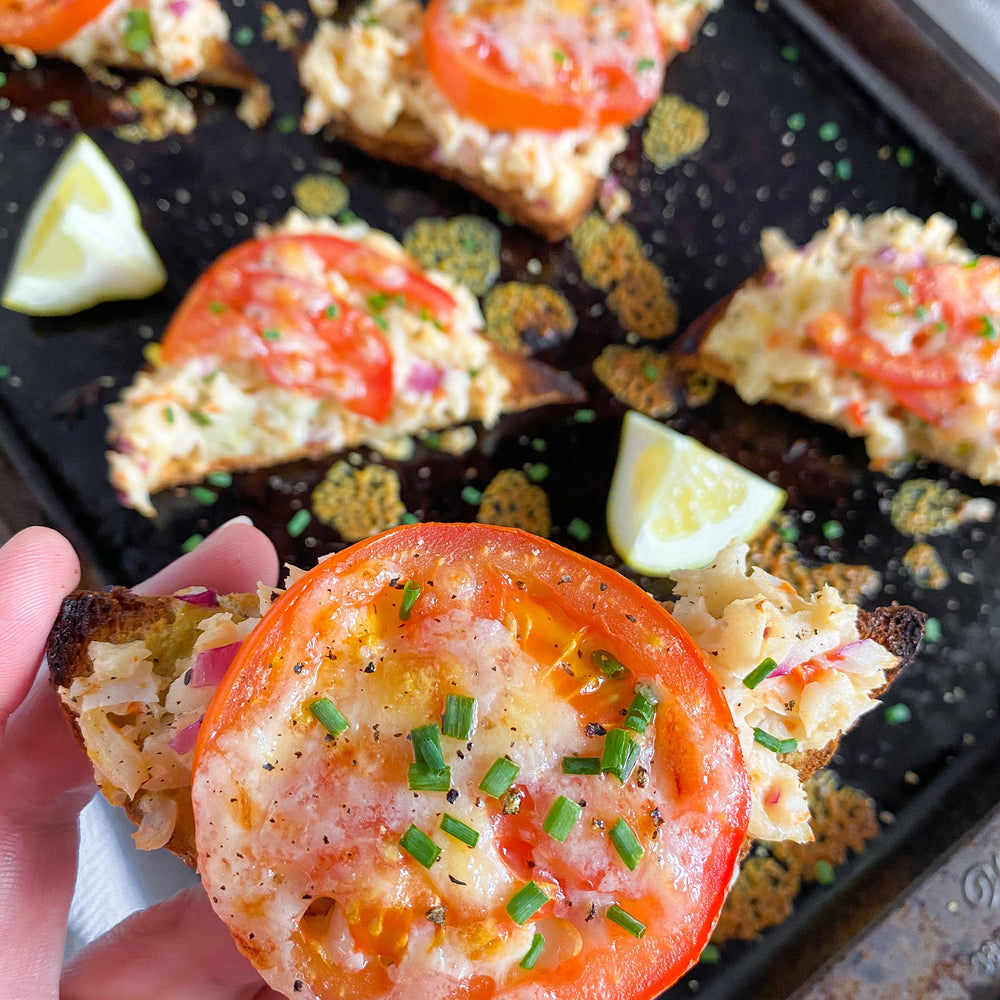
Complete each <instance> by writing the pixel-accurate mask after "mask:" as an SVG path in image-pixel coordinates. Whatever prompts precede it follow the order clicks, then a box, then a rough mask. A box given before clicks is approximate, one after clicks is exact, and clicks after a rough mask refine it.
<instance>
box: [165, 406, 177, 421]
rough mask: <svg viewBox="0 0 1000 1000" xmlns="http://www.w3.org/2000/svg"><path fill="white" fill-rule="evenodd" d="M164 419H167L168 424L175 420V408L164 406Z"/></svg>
mask: <svg viewBox="0 0 1000 1000" xmlns="http://www.w3.org/2000/svg"><path fill="white" fill-rule="evenodd" d="M163 419H164V420H166V422H167V423H168V424H172V423H173V422H174V408H173V407H172V406H164V407H163Z"/></svg>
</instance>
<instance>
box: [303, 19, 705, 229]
mask: <svg viewBox="0 0 1000 1000" xmlns="http://www.w3.org/2000/svg"><path fill="white" fill-rule="evenodd" d="M716 6H718V4H717V3H715V2H714V0H710V2H702V0H680V2H678V0H657V2H655V3H653V4H652V7H653V14H654V18H655V21H656V24H657V27H658V30H659V33H660V35H661V37H662V39H663V41H664V45H665V48H666V58H669V57H670V55H671V54H672V53H673V52H674V51H675V50H677V49H686V48H687V46H688V45H689V43H690V40H691V36H692V34H693V33H694V31H696V30H697V27H698V26H699V25H700V24H701V21H702V19H703V18H704V16H705V14H706V13H707V11H708V10H710V9H714V8H715V7H716ZM423 38H424V11H423V7H422V6H421V4H419V3H418V2H416V0H373V2H372V3H371V4H367V5H365V6H363V7H362V8H361V9H360V10H359V12H358V13H357V14H356V16H355V17H354V18H353V19H352V20H351V22H350V23H349V24H348V25H346V26H341V25H335V24H334V23H332V22H330V21H324V22H321V24H320V26H319V29H318V31H317V32H316V35H315V36H314V38H313V40H312V42H311V43H310V44H309V46H308V48H307V49H306V52H305V54H304V56H303V58H302V60H301V62H300V65H299V72H300V75H301V78H302V83H303V86H304V87H305V89H306V91H307V93H308V95H309V96H308V99H307V101H306V106H305V111H304V115H303V119H302V126H303V128H304V129H305V131H307V132H318V131H319V130H320V129H322V128H324V127H325V126H327V125H330V126H332V130H333V131H334V132H335V133H337V134H338V135H340V136H342V137H344V138H346V139H347V140H348V141H350V142H352V143H354V144H355V145H357V146H359V147H360V148H362V149H364V150H365V151H366V152H368V153H371V154H372V155H374V156H380V157H383V158H386V159H389V160H393V161H395V162H400V163H403V164H405V165H409V166H417V167H421V168H422V169H425V170H429V171H432V172H436V173H438V174H441V175H442V176H445V177H447V178H448V179H451V180H456V181H458V182H459V183H461V184H464V185H465V186H466V187H468V188H470V189H471V190H473V191H475V192H476V193H478V194H480V195H481V196H483V197H485V198H486V199H487V200H489V201H491V202H493V203H494V204H496V205H497V206H498V207H500V208H502V209H504V210H505V211H507V212H509V213H510V214H511V215H512V216H513V217H514V218H515V219H516V220H517V221H519V222H522V223H524V224H526V225H528V226H530V227H532V228H534V229H536V230H538V231H539V232H541V233H543V235H546V236H548V237H549V238H550V239H561V238H562V237H563V236H565V235H566V234H567V233H568V232H570V231H571V230H572V228H573V226H574V225H575V224H576V222H577V221H579V219H580V218H581V217H582V215H583V214H584V212H585V211H586V210H587V209H588V208H589V207H590V206H591V205H592V204H593V202H594V199H595V198H596V196H597V192H598V188H599V186H600V183H601V181H602V180H603V178H604V177H606V176H607V173H608V170H609V167H610V164H611V161H612V159H613V158H614V156H615V155H616V154H617V153H618V152H620V151H621V150H622V149H624V147H625V144H626V132H625V129H624V128H623V127H622V126H621V125H620V124H606V125H603V126H600V127H599V126H590V127H573V128H563V129H560V130H558V131H553V130H549V131H545V130H543V129H542V128H533V127H532V122H531V121H530V120H524V121H523V122H521V123H519V127H518V128H517V129H516V130H510V131H504V130H494V129H491V128H489V127H487V126H486V125H483V124H481V123H480V122H479V121H477V120H475V119H474V118H472V117H469V116H468V115H465V114H461V113H459V112H457V111H456V110H455V109H454V107H452V105H451V104H450V103H449V101H448V100H447V98H446V97H445V95H444V93H443V92H442V91H441V90H440V89H439V87H438V86H437V84H436V83H435V81H434V80H433V78H432V75H431V73H430V72H429V70H428V67H427V64H426V62H425V58H424V47H423ZM553 48H554V49H555V50H556V51H557V52H558V46H553ZM646 61H648V62H651V60H646ZM635 62H636V65H637V66H638V65H640V64H643V65H644V61H643V60H641V59H639V58H638V57H637V58H636V60H635Z"/></svg>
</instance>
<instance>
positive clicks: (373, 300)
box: [368, 292, 389, 312]
mask: <svg viewBox="0 0 1000 1000" xmlns="http://www.w3.org/2000/svg"><path fill="white" fill-rule="evenodd" d="M388 304H389V296H388V295H386V294H385V292H372V294H371V295H369V296H368V305H369V306H370V307H371V308H372V309H373V310H374V311H375V312H381V311H382V310H383V309H384V308H385V307H386V306H387V305H388Z"/></svg>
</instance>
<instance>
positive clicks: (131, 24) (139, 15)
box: [122, 7, 153, 55]
mask: <svg viewBox="0 0 1000 1000" xmlns="http://www.w3.org/2000/svg"><path fill="white" fill-rule="evenodd" d="M122 41H124V42H125V48H127V49H128V50H129V52H134V53H135V54H136V55H142V54H143V52H145V51H146V50H147V49H148V48H149V47H150V45H152V44H153V25H152V22H151V21H150V19H149V11H148V10H144V9H142V8H141V7H133V8H132V9H131V10H128V11H126V12H125V20H124V21H123V23H122Z"/></svg>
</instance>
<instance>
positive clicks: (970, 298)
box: [808, 257, 1000, 423]
mask: <svg viewBox="0 0 1000 1000" xmlns="http://www.w3.org/2000/svg"><path fill="white" fill-rule="evenodd" d="M851 301H852V306H851V314H850V315H849V316H844V315H843V314H841V313H837V312H830V313H826V314H824V315H823V316H820V317H818V318H817V319H816V320H815V321H814V322H813V323H811V324H810V326H809V329H808V332H809V335H810V337H811V338H812V340H813V342H814V343H815V344H816V346H817V347H818V348H819V349H820V350H821V351H823V353H824V354H826V355H827V356H828V357H830V358H832V359H833V360H834V361H835V362H837V364H838V365H840V366H841V367H843V368H846V369H850V370H851V371H856V372H858V373H859V374H861V375H864V376H866V377H867V378H870V379H873V380H874V381H876V382H878V383H880V384H881V385H883V386H885V387H886V388H887V389H888V390H889V392H890V393H892V394H893V396H894V397H895V398H896V399H897V401H898V402H900V403H901V404H902V405H903V406H905V407H906V408H907V409H909V410H911V412H913V413H915V414H916V415H917V416H919V417H921V419H924V420H928V421H930V422H932V423H936V422H939V421H940V419H941V418H942V417H943V415H944V413H945V411H946V409H947V405H946V404H947V400H948V399H949V398H951V399H954V397H955V392H956V391H959V390H960V389H961V387H962V386H964V385H969V384H971V383H973V382H977V381H981V380H982V379H987V378H994V377H996V376H997V374H998V373H1000V339H998V324H1000V260H998V259H996V258H992V257H981V258H979V259H978V260H977V262H976V263H975V264H974V265H972V266H963V265H959V264H940V265H936V266H925V267H915V268H910V269H909V270H905V271H896V270H893V269H891V268H880V267H860V268H858V269H857V270H856V271H855V273H854V276H853V286H852V300H851Z"/></svg>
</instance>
